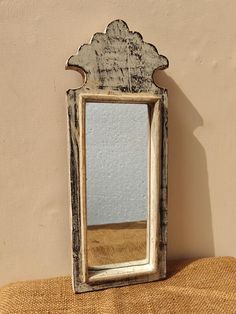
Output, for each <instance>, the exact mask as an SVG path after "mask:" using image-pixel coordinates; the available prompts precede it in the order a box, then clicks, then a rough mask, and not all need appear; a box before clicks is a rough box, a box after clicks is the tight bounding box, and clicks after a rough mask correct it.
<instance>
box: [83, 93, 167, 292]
mask: <svg viewBox="0 0 236 314" xmlns="http://www.w3.org/2000/svg"><path fill="white" fill-rule="evenodd" d="M160 100H161V98H160V97H159V96H158V95H150V93H149V94H148V95H147V94H141V93H140V94H137V93H136V94H132V93H129V94H127V93H126V94H124V95H122V94H105V93H104V94H89V93H81V94H80V95H79V101H78V109H79V134H80V136H79V146H80V150H79V160H80V162H79V181H80V187H79V189H80V217H81V221H80V227H81V243H80V245H81V253H82V262H81V267H80V270H79V278H80V282H81V284H82V285H83V284H88V285H96V284H101V283H103V282H104V283H106V282H107V283H108V282H111V281H122V280H129V281H130V279H131V280H132V278H134V279H135V278H138V277H140V276H141V277H143V276H145V275H147V276H149V275H151V274H156V276H155V277H158V276H159V274H158V272H159V268H158V248H159V239H158V237H159V230H158V226H160V223H159V221H160V214H159V201H160V180H161V171H160V167H161V106H160ZM88 102H89V103H91V102H94V103H115V104H118V103H123V104H125V103H128V104H137V105H139V104H146V105H147V107H148V119H149V124H148V125H149V131H148V214H147V217H148V218H147V241H146V244H147V250H146V251H147V254H146V258H145V259H143V260H138V261H132V262H126V263H118V264H109V265H101V266H93V267H89V268H88V256H87V207H86V197H87V196H86V103H88ZM98 105H99V104H98ZM150 279H151V278H150ZM141 281H143V280H141ZM117 285H118V284H117ZM111 286H114V284H111Z"/></svg>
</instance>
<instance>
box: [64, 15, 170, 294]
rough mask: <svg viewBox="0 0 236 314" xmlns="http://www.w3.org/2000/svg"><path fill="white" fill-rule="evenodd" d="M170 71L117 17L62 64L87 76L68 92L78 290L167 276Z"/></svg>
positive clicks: (82, 290) (152, 47) (73, 252)
mask: <svg viewBox="0 0 236 314" xmlns="http://www.w3.org/2000/svg"><path fill="white" fill-rule="evenodd" d="M167 67H168V60H167V58H166V57H165V56H163V55H161V54H159V53H158V51H157V49H156V47H155V46H154V45H152V44H149V43H146V42H144V40H143V38H142V35H141V34H140V33H138V32H136V31H130V30H129V28H128V26H127V24H126V23H125V22H124V21H122V20H115V21H113V22H111V23H110V24H109V25H108V26H107V28H106V30H105V32H104V33H101V32H98V33H95V34H94V35H93V37H92V39H91V41H90V42H89V43H88V44H83V45H82V46H81V47H80V48H79V49H78V51H77V53H76V54H74V55H72V56H71V57H70V58H69V59H68V60H67V64H66V69H70V70H75V71H78V72H79V73H80V74H81V75H82V76H83V78H84V84H83V85H82V86H80V87H79V88H76V89H69V90H68V91H67V102H68V128H69V137H68V139H69V147H70V150H69V154H70V155H69V160H70V192H71V194H70V196H71V197H70V200H71V226H72V264H73V289H74V291H75V292H76V293H83V292H87V291H95V290H100V289H106V288H110V287H118V286H123V285H130V284H137V283H143V282H150V281H155V280H159V279H163V278H165V276H166V255H167V250H166V248H167V118H168V105H167V90H166V89H165V88H161V87H158V86H157V85H156V83H155V82H154V80H153V73H154V72H155V73H156V70H163V69H165V68H167Z"/></svg>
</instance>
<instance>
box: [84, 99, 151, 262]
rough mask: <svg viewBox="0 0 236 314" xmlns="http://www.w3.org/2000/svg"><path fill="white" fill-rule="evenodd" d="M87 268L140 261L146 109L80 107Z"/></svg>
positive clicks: (145, 176)
mask: <svg viewBox="0 0 236 314" xmlns="http://www.w3.org/2000/svg"><path fill="white" fill-rule="evenodd" d="M86 177H87V225H88V229H87V246H88V247H87V249H88V266H89V267H94V266H99V265H107V264H116V263H125V262H130V261H138V260H143V259H145V258H146V253H147V241H146V238H147V218H148V187H147V182H148V107H147V105H146V104H117V103H116V104H115V103H92V102H87V103H86Z"/></svg>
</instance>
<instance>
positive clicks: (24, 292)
mask: <svg viewBox="0 0 236 314" xmlns="http://www.w3.org/2000/svg"><path fill="white" fill-rule="evenodd" d="M168 266H169V267H168V268H169V275H168V279H166V280H163V281H158V282H152V283H145V284H139V285H133V286H129V287H122V288H112V289H107V290H104V291H98V292H88V293H84V294H77V295H75V294H74V293H73V292H72V288H71V279H70V277H60V278H53V279H44V280H35V281H25V282H18V283H13V284H9V285H8V286H6V287H4V288H2V289H1V290H0V313H1V314H6V313H7V314H14V313H35V314H37V313H68V314H73V313H78V314H79V313H86V314H90V313H91V314H92V313H96V314H105V313H111V314H112V313H127V314H128V313H134V314H136V313H147V314H148V313H236V259H235V258H232V257H222V258H203V259H198V260H195V261H189V260H185V261H175V262H170V263H169V265H168Z"/></svg>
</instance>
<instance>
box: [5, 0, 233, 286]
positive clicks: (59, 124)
mask: <svg viewBox="0 0 236 314" xmlns="http://www.w3.org/2000/svg"><path fill="white" fill-rule="evenodd" d="M235 16H236V6H235V1H233V0H231V1H229V0H225V1H221V0H214V1H210V0H209V1H207V0H201V1H195V0H188V1H186V0H178V1H174V0H173V1H166V0H155V1H151V0H146V1H132V0H129V1H124V0H116V1H115V0H109V1H107V0H101V1H91V0H86V1H84V0H68V1H58V0H41V1H36V0H25V1H16V0H0V45H1V49H0V95H1V97H0V99H1V106H0V119H1V122H0V142H1V153H0V173H1V181H0V183H1V187H0V193H1V196H0V204H1V206H0V285H3V284H5V283H7V282H10V281H15V280H23V279H30V278H43V277H51V276H59V275H66V274H70V272H71V269H70V263H71V261H70V229H69V201H68V200H69V198H68V189H67V181H68V164H67V152H66V147H67V130H66V106H65V91H66V90H67V89H68V88H71V87H76V86H78V85H79V79H78V74H76V73H73V72H72V71H64V64H65V60H66V59H67V57H69V56H70V55H71V54H73V53H75V51H76V49H77V47H78V46H79V45H80V44H83V43H86V42H88V41H89V39H90V37H91V36H92V34H93V33H94V32H97V31H103V29H104V28H105V26H106V25H107V24H108V23H109V22H110V21H112V20H113V19H116V18H122V19H124V20H125V21H127V23H128V25H129V27H130V29H131V30H137V31H140V32H141V33H142V34H143V37H144V40H145V41H147V42H151V43H153V44H155V45H156V46H157V47H158V49H159V51H160V52H161V53H163V54H165V55H166V56H167V57H168V58H169V60H170V68H169V69H168V70H167V71H166V72H165V73H161V74H160V75H159V77H158V82H159V84H160V85H162V86H166V87H167V88H168V89H169V99H170V107H169V108H170V109H169V113H170V119H169V120H170V158H169V172H170V175H169V186H170V189H169V196H170V197H169V257H170V258H176V257H187V256H207V255H232V256H236V245H235V239H236V228H235V222H236V210H235V207H236V192H235V188H236V175H235V174H236V162H235V161H236V104H235V99H236V95H235V86H236V46H235V38H236V22H235Z"/></svg>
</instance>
